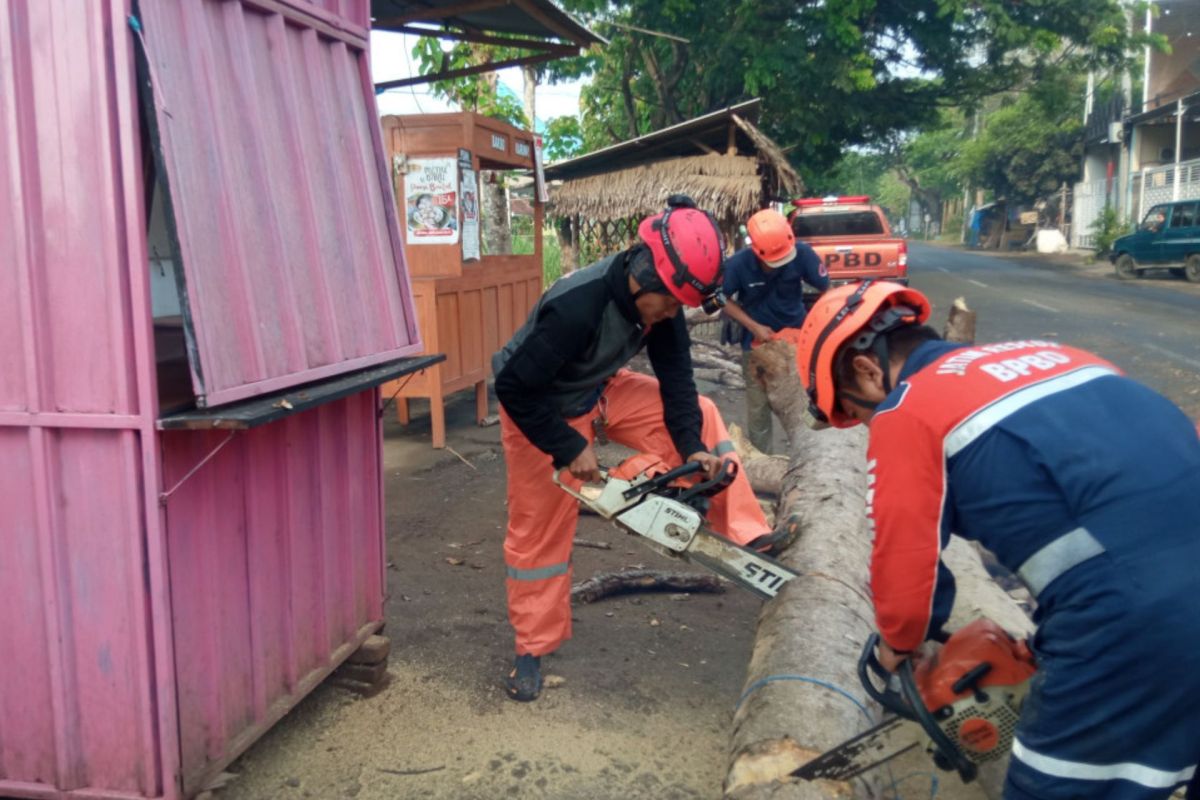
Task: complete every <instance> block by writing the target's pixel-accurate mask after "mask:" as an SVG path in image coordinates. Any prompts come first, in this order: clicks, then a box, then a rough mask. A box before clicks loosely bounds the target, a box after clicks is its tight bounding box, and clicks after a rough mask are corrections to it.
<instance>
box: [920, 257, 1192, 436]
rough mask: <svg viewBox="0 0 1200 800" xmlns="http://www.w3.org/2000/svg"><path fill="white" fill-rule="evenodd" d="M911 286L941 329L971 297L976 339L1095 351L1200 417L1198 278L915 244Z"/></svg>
mask: <svg viewBox="0 0 1200 800" xmlns="http://www.w3.org/2000/svg"><path fill="white" fill-rule="evenodd" d="M909 263H910V272H911V275H912V283H913V285H914V286H916V287H917V288H919V289H921V290H922V291H923V292H925V293H926V294H928V295H929V298H930V299H931V300H932V301H933V303H934V321H935V323H936V326H937V327H940V326H941V325H942V323H943V322H944V320H945V317H946V313H947V310H948V309H949V307H950V303H952V302H953V300H954V298H956V297H965V298H966V300H967V304H968V305H969V306H970V307H971V308H972V309H974V310H975V311H977V312H978V314H979V325H978V331H977V337H976V338H977V340H978V341H981V342H984V341H997V340H1003V339H1015V338H1026V337H1031V336H1036V337H1042V338H1050V339H1055V340H1057V341H1061V342H1063V343H1066V344H1072V345H1076V346H1078V347H1083V348H1085V349H1087V350H1091V351H1093V352H1095V353H1098V354H1100V355H1102V356H1104V357H1105V358H1107V359H1109V360H1110V361H1112V362H1114V363H1115V364H1117V365H1118V366H1119V367H1121V368H1122V369H1124V370H1126V371H1127V372H1128V373H1129V374H1130V375H1131V376H1133V377H1135V378H1137V379H1138V380H1141V381H1143V382H1145V383H1147V384H1149V385H1150V386H1153V387H1154V388H1155V389H1157V390H1158V391H1160V392H1162V393H1163V394H1165V395H1167V396H1168V397H1170V398H1171V399H1172V400H1173V401H1175V402H1176V403H1177V404H1178V405H1179V406H1180V407H1181V408H1183V409H1184V410H1185V411H1186V412H1187V413H1188V414H1189V415H1190V416H1191V417H1192V418H1194V419H1197V418H1200V285H1195V284H1188V283H1187V282H1186V281H1183V280H1182V279H1177V278H1172V277H1169V276H1168V275H1167V273H1165V272H1164V273H1162V277H1153V278H1149V279H1142V280H1137V281H1118V280H1117V279H1116V278H1115V277H1114V276H1113V275H1112V270H1111V267H1108V266H1107V265H1096V266H1094V267H1082V268H1081V267H1072V266H1067V265H1063V264H1053V263H1049V262H1047V261H1045V260H1043V259H1039V258H1030V257H1020V256H1011V255H1006V256H994V255H983V254H979V253H973V252H968V251H963V250H957V249H952V248H943V247H934V246H930V245H923V244H920V243H912V244H911V245H910V250H909Z"/></svg>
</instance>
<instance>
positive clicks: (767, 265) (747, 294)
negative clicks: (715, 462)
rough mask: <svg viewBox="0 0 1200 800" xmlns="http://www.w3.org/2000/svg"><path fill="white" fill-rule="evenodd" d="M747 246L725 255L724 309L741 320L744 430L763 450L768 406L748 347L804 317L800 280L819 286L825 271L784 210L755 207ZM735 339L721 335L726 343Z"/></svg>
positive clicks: (823, 285) (767, 444) (825, 280)
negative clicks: (753, 373) (756, 209)
mask: <svg viewBox="0 0 1200 800" xmlns="http://www.w3.org/2000/svg"><path fill="white" fill-rule="evenodd" d="M746 232H747V233H748V234H749V236H750V246H749V247H747V248H745V249H743V250H739V251H738V252H736V253H734V254H733V255H732V256H730V257H729V258H727V259H725V285H724V289H725V297H726V298H727V300H726V303H725V315H726V316H727V317H728V318H729V319H731V320H733V321H734V322H737V323H739V324H740V326H741V329H742V334H741V337H740V341H741V345H742V351H743V352H742V374H743V375H744V376H745V378H746V433H747V435H748V436H749V437H750V442H751V444H753V445H754V446H755V447H757V448H758V449H759V450H761V451H763V452H764V453H769V452H771V429H772V420H771V406H770V405H769V404H768V403H767V393H766V391H765V390H764V389H763V387H762V385H761V384H759V383H758V381H756V380H755V379H754V377H753V376H752V375H751V373H750V347H751V345H752V344H753V343H754V342H755V341H758V342H765V341H767V340H768V339H770V338H771V336H772V334H774V333H775V332H776V331H779V330H782V329H784V328H798V327H800V324H801V323H802V322H804V286H803V284H805V283H807V284H808V285H809V286H812V287H813V288H814V289H816V290H818V291H820V292H823V291H825V290H826V289H828V288H829V272H828V271H827V270H826V269H825V265H824V264H823V263H822V262H821V259H820V258H819V257H818V256H817V254H816V253H815V252H814V251H813V249H812V248H811V247H809V246H808V245H806V244H804V243H803V242H797V241H796V236H795V234H793V233H792V228H791V226H790V225H789V224H788V221H787V220H786V219H785V218H784V216H783V214H780V213H779V212H778V211H775V210H773V209H769V208H767V209H763V210H762V211H759V212H757V213H756V214H755V215H754V216H752V217H751V218H750V220H749V221H748V222H747V223H746ZM733 341H738V339H736V338H734V339H729V340H726V339H725V338H724V337H723V339H722V343H724V344H730V343H732V342H733Z"/></svg>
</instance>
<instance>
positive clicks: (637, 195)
mask: <svg viewBox="0 0 1200 800" xmlns="http://www.w3.org/2000/svg"><path fill="white" fill-rule="evenodd" d="M758 107H759V101H758V100H752V101H748V102H746V103H742V104H740V105H738V106H733V107H731V108H728V109H724V110H722V111H717V112H714V113H712V114H706V115H705V116H703V117H697V118H696V119H694V120H689V121H688V122H684V123H681V124H679V125H675V126H672V127H671V128H666V129H664V130H661V131H656V132H654V133H651V134H647V135H646V136H642V137H639V138H637V139H633V140H630V141H628V142H622V143H621V144H617V145H613V146H612V147H607V148H604V149H603V150H600V151H596V152H594V153H589V154H587V155H584V156H580V157H578V158H574V159H569V160H567V161H562V162H559V163H557V164H552V165H550V166H549V167H547V169H546V176H547V178H549V179H552V180H553V179H557V181H556V184H555V185H552V186H551V189H550V207H549V212H550V213H551V214H553V215H555V216H561V217H568V216H579V217H581V218H584V219H588V220H593V221H597V222H606V221H612V220H618V219H629V218H630V217H637V216H645V215H646V214H652V213H654V212H656V211H659V210H661V209H662V208H663V205H664V204H665V202H666V199H667V196H668V195H671V194H676V193H683V194H687V195H689V196H691V197H692V199H693V200H695V201H696V203H697V204H698V205H699V206H700V207H701V208H705V209H707V210H709V211H711V212H712V213H713V214H714V215H715V216H716V217H717V218H718V219H720V220H722V221H723V222H725V223H732V224H736V222H739V221H744V220H745V219H746V218H747V217H748V216H750V215H751V214H753V213H754V212H755V211H757V210H758V209H760V208H763V206H764V205H765V204H766V203H767V202H768V201H769V200H773V199H783V198H789V197H795V196H796V195H798V194H799V193H800V192H801V191H802V189H803V183H802V182H801V180H800V177H799V175H797V174H796V171H795V170H794V169H793V168H792V166H791V164H789V163H788V161H787V158H786V156H784V154H783V151H782V150H781V149H780V148H779V147H778V145H776V144H775V143H774V142H773V141H771V139H770V138H769V137H768V136H767V135H766V134H764V133H763V132H762V131H760V130H759V129H758V128H757V127H755V126H754V124H753V123H752V122H751V121H750V119H749V118H750V117H755V116H757V113H758ZM558 181H561V183H558Z"/></svg>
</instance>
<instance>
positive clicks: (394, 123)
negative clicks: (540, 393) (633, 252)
mask: <svg viewBox="0 0 1200 800" xmlns="http://www.w3.org/2000/svg"><path fill="white" fill-rule="evenodd" d="M382 124H383V136H384V146H385V147H386V148H387V150H388V155H389V159H390V163H391V165H392V178H393V182H394V185H395V190H396V197H397V207H398V208H399V209H400V214H401V220H400V229H401V231H402V232H403V235H404V237H405V238H404V241H405V255H406V257H407V262H408V268H409V274H410V275H411V277H412V291H413V301H414V303H415V305H416V312H417V319H418V322H419V325H420V331H421V340H422V341H423V342H424V344H425V348H426V352H429V353H445V354H446V360H445V362H443V363H442V364H439V365H437V366H435V367H433V368H432V369H428V370H425V371H424V372H423V373H421V374H419V375H414V376H412V377H410V378H407V379H405V380H401V381H396V382H394V383H392V384H389V385H386V386H384V389H383V393H384V397H390V396H392V395H393V394H394V395H395V396H396V405H397V409H398V415H399V419H400V422H401V423H402V424H407V423H408V420H409V403H408V401H409V399H410V398H414V397H424V398H428V399H429V406H430V416H431V423H432V427H433V446H434V447H445V445H446V422H445V410H444V401H445V397H446V395H448V394H451V393H453V392H457V391H461V390H463V389H468V388H471V387H474V388H475V402H476V414H477V416H478V418H479V419H480V420H482V419H483V418H484V417H486V416H487V414H488V399H487V378H488V376H489V375H490V374H491V357H492V354H493V353H495V352H496V350H498V349H499V348H500V347H501V346H502V345H503V344H504V343H505V342H506V341H508V338H509V337H510V336H512V334H513V333H514V332H515V331H516V329H517V328H518V327H520V326H521V324H522V323H523V322H524V321H525V318H526V317H527V316H528V314H529V311H530V309H531V308H532V307H533V305H534V303H536V302H537V299H538V297H539V296H540V295H541V292H542V219H543V208H542V203H541V202H540V201H539V198H538V192H537V190H536V184H535V188H534V191H533V197H532V200H531V202H530V204H529V205H528V206H526V208H529V207H531V209H532V212H533V213H532V215H531V216H532V221H531V232H530V234H529V235H530V236H531V238H532V246H530V245H529V243H528V242H526V243H525V244H526V246H525V248H524V249H526V250H529V249H531V250H532V252H527V253H521V254H517V253H512V252H502V253H491V252H488V246H487V243H486V242H484V241H482V239H483V238H484V237H483V235H482V227H483V226H482V222H483V221H482V220H481V219H480V218H479V216H480V208H481V206H482V205H483V204H482V203H481V202H480V196H481V195H480V189H481V188H482V187H481V185H480V181H481V176H482V180H489V179H492V180H500V179H502V176H501V173H504V172H508V171H511V170H518V171H530V172H532V171H533V170H534V169H535V158H536V153H535V150H534V137H533V134H532V133H530V132H528V131H524V130H521V129H519V128H516V127H513V126H512V125H508V124H506V123H504V122H500V121H498V120H494V119H489V118H487V117H483V116H481V115H479V114H476V113H473V112H460V113H454V114H421V115H411V116H386V117H383V119H382ZM447 188H449V189H450V191H438V189H447ZM522 205H524V204H522ZM513 206H514V207H515V206H517V204H516V203H514V204H513ZM514 210H515V208H514ZM472 217H474V220H472ZM473 221H474V228H475V230H476V231H477V236H478V239H477V242H478V243H477V244H476V245H475V247H474V248H473V247H472V246H471V241H470V239H471V230H472V227H473V225H472V222H473ZM496 222H497V223H498V224H500V223H502V224H510V222H511V221H510V220H503V221H502V220H496ZM524 227H527V228H528V227H530V225H526V226H524ZM476 250H477V251H478V256H476V255H475V251H476Z"/></svg>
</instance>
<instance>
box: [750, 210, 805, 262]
mask: <svg viewBox="0 0 1200 800" xmlns="http://www.w3.org/2000/svg"><path fill="white" fill-rule="evenodd" d="M746 233H747V234H749V236H750V248H751V249H752V250H754V255H756V256H758V260H759V261H762V262H763V263H764V264H766V265H767V266H768V267H771V268H772V269H774V268H776V267H782V266H783V265H784V264H787V263H788V262H789V261H791V260H792V259H794V258H795V257H796V234H794V233H792V226H791V225H789V224H788V221H787V220H786V219H784V217H783V214H780V213H779V212H778V211H776V210H775V209H773V208H764V209H763V210H762V211H758V212H756V213H755V214H754V216H752V217H750V219H749V221H747V222H746Z"/></svg>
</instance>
